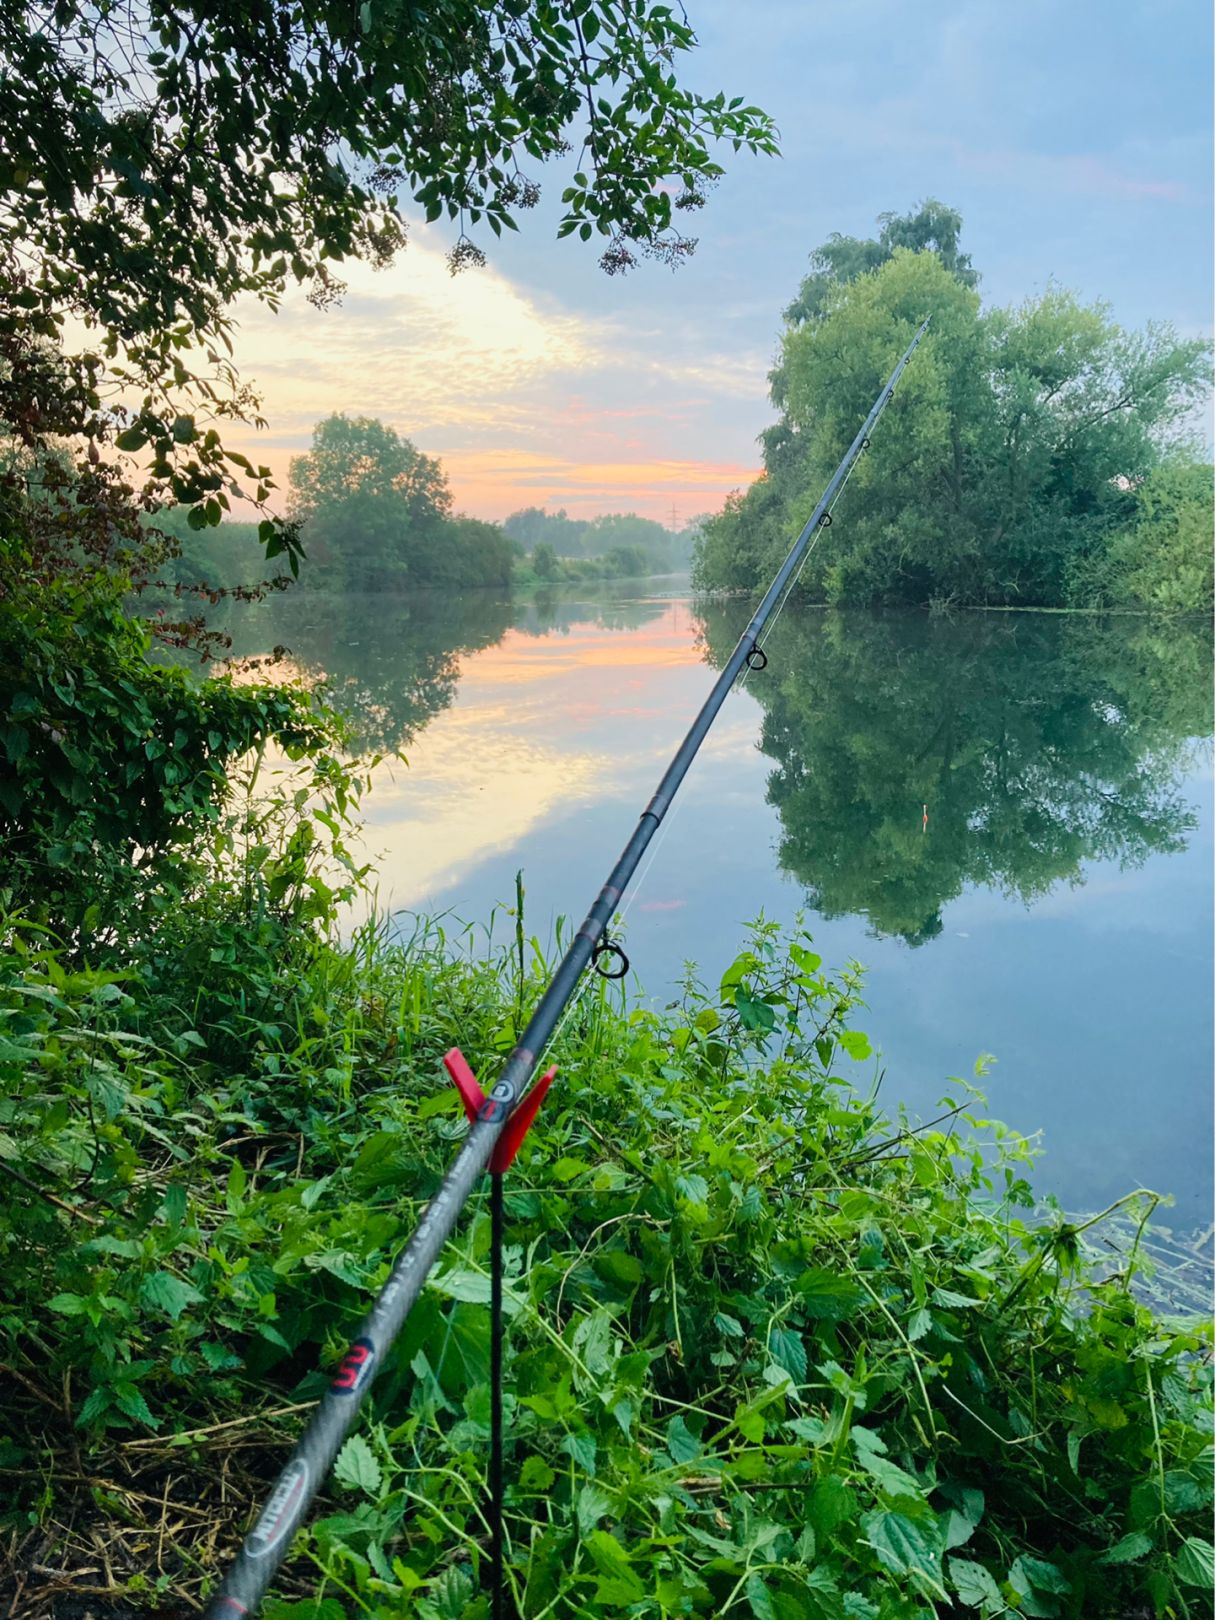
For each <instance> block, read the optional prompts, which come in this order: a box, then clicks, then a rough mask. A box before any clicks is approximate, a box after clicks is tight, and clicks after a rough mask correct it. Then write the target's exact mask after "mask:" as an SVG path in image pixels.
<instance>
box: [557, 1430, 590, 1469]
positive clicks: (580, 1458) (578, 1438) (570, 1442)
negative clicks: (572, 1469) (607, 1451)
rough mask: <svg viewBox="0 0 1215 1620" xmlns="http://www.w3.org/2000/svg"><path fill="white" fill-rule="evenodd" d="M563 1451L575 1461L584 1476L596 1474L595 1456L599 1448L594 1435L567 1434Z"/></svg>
mask: <svg viewBox="0 0 1215 1620" xmlns="http://www.w3.org/2000/svg"><path fill="white" fill-rule="evenodd" d="M561 1449H562V1451H564V1452H565V1453H566V1454H567V1456H570V1457H572V1458H573V1459H574V1461H575V1462H576V1463H577V1464H578V1466H579V1468H581V1469H582V1471H583V1473H584V1474H593V1473H594V1472H595V1455H596V1452H597V1451H598V1449H599V1448H598V1447H597V1445H596V1444H595V1436H594V1435H593V1434H567V1435H566V1437H565V1439H564V1440H563V1441H562V1442H561Z"/></svg>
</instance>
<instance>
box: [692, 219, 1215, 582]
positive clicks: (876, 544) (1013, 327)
mask: <svg viewBox="0 0 1215 1620" xmlns="http://www.w3.org/2000/svg"><path fill="white" fill-rule="evenodd" d="M908 230H910V226H908ZM946 246H947V248H948V251H941V250H940V249H939V247H933V248H931V249H921V250H919V251H911V250H910V249H908V248H905V247H899V246H895V247H894V248H893V249H892V251H891V252H890V253H889V254H888V255H887V256H886V257H885V258H884V261H883V262H882V263H880V264H879V265H878V266H877V267H876V268H873V269H870V270H868V271H866V272H865V273H863V274H857V275H854V276H851V277H841V278H838V279H831V278H828V281H827V282H824V283H823V284H822V285H821V286H819V287H818V292H817V293H816V295H815V296H816V298H819V294H821V298H819V301H818V303H817V304H816V305H815V307H814V308H813V309H811V308H810V307H809V306H808V305H807V308H806V311H805V313H804V315H801V316H799V318H798V319H797V321H796V322H795V323H794V324H792V325H790V326H789V327H788V328H787V329H786V331H785V334H784V337H783V340H782V345H781V361H780V366H779V368H778V374H777V375H778V381H779V386H778V387H776V388H774V395H773V397H774V400H776V402H777V403H778V404H779V405H780V407H781V410H782V419H781V421H780V422H779V423H778V424H777V425H776V426H775V427H774V428H772V429H770V430H769V432H768V433H767V434H766V435H765V436H764V460H765V477H764V478H763V479H762V480H761V481H760V482H759V483H757V484H755V485H753V486H752V488H751V489H750V490H749V491H748V492H747V493H746V494H745V495H742V496H738V497H735V498H732V499H731V500H730V501H729V502H728V503H727V506H726V509H725V511H724V512H723V513H722V514H721V515H720V517H718V518H716V519H712V520H710V521H709V522H708V523H707V524H706V525H705V528H704V531H703V534H702V538H701V542H700V544H699V547H698V552H697V561H696V568H695V573H696V578H697V581H698V583H699V584H700V585H701V586H702V587H706V588H709V589H721V588H737V587H747V588H755V587H757V586H758V585H759V584H760V583H761V582H762V581H764V580H765V579H766V578H767V577H768V576H770V574H771V573H772V572H773V571H774V569H775V568H776V566H777V564H778V562H779V560H780V558H781V557H783V555H784V553H785V551H786V550H787V549H788V546H789V544H790V543H791V541H792V537H793V536H794V535H795V534H796V532H797V530H798V528H799V527H800V524H801V523H802V521H804V518H805V516H806V513H807V512H808V511H809V510H810V508H811V507H812V505H813V502H814V500H815V499H816V498H817V495H818V492H819V491H820V489H821V488H822V486H823V484H824V483H825V482H826V480H827V478H828V477H829V476H830V473H831V471H832V470H833V468H834V467H835V466H836V464H837V462H838V461H839V459H840V457H841V456H842V455H843V453H844V451H845V449H846V448H847V446H848V444H849V442H850V441H851V439H852V437H853V435H854V433H855V432H856V428H857V426H858V425H859V423H860V422H861V421H863V420H864V417H865V415H866V413H867V411H868V409H869V407H870V405H871V404H872V402H873V400H874V398H875V397H876V396H877V394H878V392H879V390H880V388H881V387H882V384H883V382H884V381H885V379H886V377H887V376H888V374H889V372H890V370H891V368H892V367H893V365H894V362H895V361H896V359H897V358H898V355H899V354H900V352H901V351H902V350H903V349H904V348H905V347H906V345H907V343H908V342H909V341H910V338H911V335H912V333H913V332H914V330H915V328H916V327H917V326H918V325H919V323H920V321H921V320H923V318H924V317H925V316H926V315H930V316H931V317H932V324H931V327H930V328H929V331H928V335H927V337H926V338H925V341H924V342H923V344H922V345H921V347H920V349H919V350H918V351H917V353H916V356H915V359H914V361H913V363H912V364H911V365H910V366H909V367H908V369H907V371H906V372H905V374H904V377H903V380H902V382H901V384H900V386H899V390H898V394H897V396H896V398H895V399H894V400H893V402H892V403H891V405H890V407H889V408H888V409H887V411H886V414H885V415H884V417H883V419H882V422H881V424H880V427H879V429H878V430H877V432H876V433H875V434H874V436H873V444H872V447H871V449H870V450H869V451H868V452H867V454H866V455H865V456H864V457H863V458H862V460H861V461H860V462H859V463H858V465H857V467H856V470H855V471H854V473H853V475H852V477H851V479H850V482H849V485H848V490H847V495H846V498H845V502H844V504H843V505H842V507H841V509H840V516H841V517H842V518H844V519H845V521H844V522H842V523H840V524H837V526H836V527H835V528H834V529H833V530H832V532H831V537H830V540H824V541H823V542H822V543H821V544H819V545H818V546H817V547H816V549H815V551H814V553H813V555H812V556H811V559H810V561H809V563H808V565H807V568H806V570H805V572H804V574H803V575H802V588H803V589H804V590H806V591H808V592H810V593H812V594H814V595H815V596H816V597H818V598H820V599H821V598H823V597H827V598H829V599H831V600H835V601H849V602H861V601H867V602H883V601H886V602H890V601H894V602H912V603H927V602H929V601H931V600H933V599H943V600H946V601H955V602H965V603H990V604H1016V605H1020V606H1057V605H1061V604H1063V603H1064V602H1066V601H1068V600H1069V599H1071V598H1070V597H1069V590H1070V589H1071V585H1070V582H1071V581H1073V580H1075V579H1079V578H1082V577H1084V570H1083V564H1084V563H1085V561H1086V559H1088V558H1091V557H1092V556H1094V555H1095V554H1098V553H1100V552H1101V551H1102V550H1103V549H1104V548H1105V547H1106V546H1108V544H1109V543H1110V541H1111V538H1112V536H1113V535H1115V534H1116V533H1117V532H1118V530H1119V529H1120V528H1121V527H1123V526H1125V524H1126V523H1127V522H1128V520H1129V519H1130V518H1131V516H1132V514H1133V507H1134V499H1133V495H1132V493H1131V491H1133V489H1134V488H1135V487H1136V486H1137V485H1138V484H1139V483H1140V482H1141V481H1142V480H1143V479H1145V478H1147V477H1148V475H1149V474H1150V473H1151V472H1152V471H1153V469H1154V468H1156V467H1158V466H1159V465H1160V464H1161V463H1162V461H1163V460H1164V459H1165V458H1166V457H1167V455H1168V454H1169V453H1170V447H1171V446H1172V444H1173V442H1174V441H1175V439H1176V437H1177V434H1178V432H1179V431H1181V430H1182V429H1183V427H1184V422H1185V419H1186V417H1187V415H1188V414H1189V413H1190V412H1191V411H1192V410H1193V407H1194V405H1195V403H1196V401H1197V400H1199V399H1200V398H1201V397H1202V394H1203V393H1204V391H1205V390H1206V389H1207V387H1208V386H1209V375H1210V346H1209V344H1207V343H1206V342H1205V341H1203V340H1192V341H1191V340H1183V339H1180V338H1179V337H1178V336H1177V334H1176V333H1175V332H1174V331H1173V330H1172V328H1170V327H1168V326H1166V325H1162V324H1153V325H1150V326H1148V327H1147V328H1146V329H1145V330H1144V331H1143V332H1141V333H1128V332H1124V331H1123V330H1122V329H1121V328H1120V327H1118V326H1117V325H1115V323H1114V322H1113V321H1111V319H1110V318H1109V313H1108V311H1107V310H1106V308H1105V307H1104V306H1102V305H1100V304H1093V305H1085V304H1082V303H1081V302H1080V301H1079V300H1078V299H1077V298H1076V297H1075V296H1074V295H1073V294H1072V293H1069V292H1066V291H1064V290H1062V289H1059V288H1054V287H1052V288H1050V289H1048V290H1047V292H1046V293H1044V294H1043V295H1042V296H1041V297H1039V298H1037V299H1034V300H1031V301H1029V302H1027V303H1025V304H1023V305H1022V306H1020V307H1019V308H1017V309H1012V310H1005V309H994V310H991V311H988V312H986V313H984V312H983V311H982V310H981V309H980V305H979V298H978V294H977V292H976V291H975V290H974V288H973V286H972V285H971V284H970V283H973V281H974V279H975V278H974V275H973V272H971V271H970V270H969V265H968V261H967V262H965V263H964V262H963V261H964V256H962V255H959V254H958V253H957V251H956V240H954V241H949V240H947V243H946ZM824 274H826V272H824Z"/></svg>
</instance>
